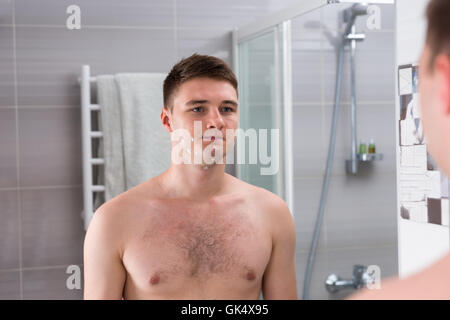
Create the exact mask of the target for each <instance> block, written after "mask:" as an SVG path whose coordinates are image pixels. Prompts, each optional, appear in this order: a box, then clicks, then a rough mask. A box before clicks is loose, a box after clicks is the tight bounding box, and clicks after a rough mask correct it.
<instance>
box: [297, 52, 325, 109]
mask: <svg viewBox="0 0 450 320" xmlns="http://www.w3.org/2000/svg"><path fill="white" fill-rule="evenodd" d="M292 69H293V72H292V100H293V102H294V103H296V102H301V103H303V102H321V100H322V87H323V85H322V81H323V74H322V72H323V70H322V55H321V50H320V49H311V50H303V49H301V48H300V49H298V50H295V51H293V52H292Z"/></svg>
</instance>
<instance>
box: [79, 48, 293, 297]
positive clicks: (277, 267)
mask: <svg viewBox="0 0 450 320" xmlns="http://www.w3.org/2000/svg"><path fill="white" fill-rule="evenodd" d="M164 106H165V107H164V108H163V109H162V112H161V120H162V124H163V125H164V127H165V128H166V129H167V130H168V131H169V132H170V133H171V134H172V133H173V132H174V130H177V129H185V130H187V131H188V132H189V133H190V134H191V136H192V137H194V134H193V133H194V121H201V123H202V133H203V134H204V133H205V131H206V130H207V129H211V130H218V131H220V132H221V133H222V136H223V141H222V144H223V145H225V144H226V143H227V141H226V140H227V139H226V138H227V136H226V130H227V129H232V130H236V129H237V127H238V114H239V113H238V99H237V80H236V78H235V76H234V74H233V72H232V71H231V69H230V68H229V67H228V66H227V65H226V64H225V63H224V62H223V61H222V60H220V59H218V58H215V57H211V56H201V55H196V54H195V55H192V56H191V57H189V58H186V59H184V60H182V61H180V62H179V63H178V64H176V65H175V66H174V67H173V68H172V70H171V71H170V73H169V75H168V76H167V78H166V80H165V81H164ZM203 138H205V137H203ZM200 140H202V141H200V143H201V144H202V148H206V147H207V146H208V144H210V143H213V142H215V143H217V141H211V139H209V140H206V139H202V137H200ZM218 141H219V142H220V140H218ZM232 142H233V143H234V139H233V141H232ZM228 143H230V141H228ZM193 144H194V143H193V142H192V145H193ZM174 146H175V144H174V142H173V141H172V148H174ZM225 152H226V149H225V147H224V157H225ZM224 162H225V161H224ZM295 236H296V235H295V226H294V223H293V219H292V216H291V214H290V212H289V209H288V207H287V205H286V204H285V202H284V201H283V200H282V199H281V198H280V197H278V196H277V195H275V194H273V193H271V192H269V191H267V190H265V189H262V188H259V187H256V186H252V185H250V184H247V183H245V182H243V181H241V180H239V179H237V178H235V177H233V176H231V175H229V174H227V173H225V164H224V163H222V164H220V163H215V164H212V165H208V166H207V169H206V170H205V165H204V164H195V163H194V164H184V163H181V164H174V163H173V162H172V164H171V166H170V168H169V169H168V170H167V171H165V172H164V173H162V174H160V175H159V176H156V177H154V178H152V179H149V180H147V181H145V182H144V183H142V184H140V185H138V186H136V187H134V188H131V189H130V190H128V191H126V192H124V193H122V194H120V195H119V196H117V197H115V198H113V199H111V200H110V201H108V202H106V203H104V204H103V205H102V206H101V207H100V208H98V210H97V211H96V212H95V214H94V217H93V219H92V221H91V223H90V225H89V229H88V231H87V234H86V238H85V243H84V298H85V299H122V298H123V299H168V300H169V299H259V297H260V293H261V291H262V293H263V297H264V299H297V289H296V277H295V264H294V254H295Z"/></svg>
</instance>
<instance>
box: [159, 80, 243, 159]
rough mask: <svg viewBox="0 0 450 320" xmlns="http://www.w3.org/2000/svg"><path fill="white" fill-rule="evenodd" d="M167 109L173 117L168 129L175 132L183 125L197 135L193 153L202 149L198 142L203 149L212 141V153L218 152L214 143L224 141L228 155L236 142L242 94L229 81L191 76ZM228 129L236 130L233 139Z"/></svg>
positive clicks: (210, 148) (217, 144)
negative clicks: (239, 97) (199, 131)
mask: <svg viewBox="0 0 450 320" xmlns="http://www.w3.org/2000/svg"><path fill="white" fill-rule="evenodd" d="M163 112H166V114H167V116H168V118H169V119H170V122H171V126H170V129H169V128H168V129H169V130H171V133H172V132H173V131H174V130H178V129H183V130H186V131H187V132H189V134H190V136H191V137H192V138H194V141H191V144H190V147H191V148H190V150H192V153H194V150H199V149H196V148H195V146H194V145H195V144H196V145H197V146H201V151H202V152H203V150H205V148H207V147H208V146H209V145H210V147H209V150H212V152H210V153H209V154H212V155H213V156H214V154H215V150H214V147H216V146H217V147H218V146H219V145H221V148H222V150H223V156H225V154H226V151H227V150H230V148H232V147H233V145H234V142H235V137H234V135H235V130H236V129H237V127H238V120H239V113H238V98H237V93H236V90H235V89H234V87H233V86H232V85H231V84H230V83H229V82H228V81H222V80H215V79H210V78H194V79H192V80H189V81H187V82H185V83H183V84H182V85H181V86H180V87H179V88H178V91H177V92H176V93H175V95H174V98H173V108H172V111H171V112H167V110H163ZM195 122H197V126H198V128H201V134H200V135H195V132H194V124H195ZM166 127H167V126H166ZM227 130H228V134H230V132H231V133H233V137H232V139H228V140H230V141H227ZM230 130H231V131H230ZM197 133H198V131H197ZM220 134H221V137H220ZM229 137H230V136H229ZM220 138H222V139H220ZM209 150H207V151H209ZM205 151H206V150H205ZM224 161H225V160H224Z"/></svg>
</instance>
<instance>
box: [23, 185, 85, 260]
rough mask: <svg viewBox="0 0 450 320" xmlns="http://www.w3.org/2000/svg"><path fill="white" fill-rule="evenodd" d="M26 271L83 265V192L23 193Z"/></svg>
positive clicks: (73, 190)
mask: <svg viewBox="0 0 450 320" xmlns="http://www.w3.org/2000/svg"><path fill="white" fill-rule="evenodd" d="M21 194H22V210H23V212H22V246H23V248H22V253H23V266H24V267H42V266H56V265H63V264H81V263H82V257H83V252H82V251H83V241H84V234H85V232H84V229H83V222H82V219H81V214H80V213H81V210H82V202H83V200H82V192H81V188H61V189H55V188H51V189H30V190H22V191H21Z"/></svg>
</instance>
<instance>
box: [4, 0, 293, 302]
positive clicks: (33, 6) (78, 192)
mask: <svg viewBox="0 0 450 320" xmlns="http://www.w3.org/2000/svg"><path fill="white" fill-rule="evenodd" d="M293 2H294V0H283V1H281V0H276V1H275V0H246V1H242V0H230V1H219V0H189V1H186V0H169V1H160V0H128V1H120V0H95V1H90V0H77V1H72V0H0V146H1V150H0V219H1V221H2V222H1V224H0V247H1V250H0V299H80V298H81V297H82V291H81V290H68V289H67V288H66V279H67V277H68V274H66V268H67V266H68V265H78V266H80V268H81V269H82V263H83V260H82V245H83V239H84V231H83V227H82V220H81V217H80V211H81V210H82V189H81V183H82V174H81V140H80V137H81V132H80V127H81V123H80V121H81V120H80V94H79V86H78V83H77V78H78V77H79V74H80V69H81V65H82V64H89V65H91V72H92V74H93V75H96V74H100V73H114V72H168V71H169V70H170V68H171V66H172V65H173V64H174V63H176V62H177V61H178V60H179V59H180V58H182V57H185V56H188V55H190V54H192V53H194V52H198V53H201V54H212V55H216V56H218V57H220V58H222V59H224V60H225V61H226V62H228V63H230V64H231V33H230V31H231V30H232V29H233V28H234V27H236V26H241V25H243V24H246V23H248V22H250V21H252V20H254V19H256V18H257V17H260V16H264V15H266V14H268V13H270V12H273V11H276V10H279V9H282V8H284V7H286V6H287V5H289V4H292V3H293ZM71 4H77V5H79V6H80V8H81V29H80V30H68V29H67V28H66V18H67V17H68V14H66V9H67V7H68V6H69V5H71Z"/></svg>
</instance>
